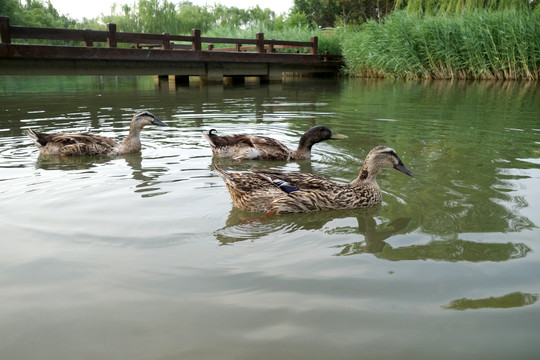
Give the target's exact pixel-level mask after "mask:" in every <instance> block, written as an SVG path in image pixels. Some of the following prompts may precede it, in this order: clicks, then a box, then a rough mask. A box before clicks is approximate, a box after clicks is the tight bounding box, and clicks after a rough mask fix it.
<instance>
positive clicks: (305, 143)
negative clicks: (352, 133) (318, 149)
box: [299, 125, 348, 149]
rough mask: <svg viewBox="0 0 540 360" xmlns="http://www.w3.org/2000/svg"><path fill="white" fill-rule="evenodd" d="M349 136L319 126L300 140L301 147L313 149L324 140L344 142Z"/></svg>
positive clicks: (307, 132) (310, 130)
mask: <svg viewBox="0 0 540 360" xmlns="http://www.w3.org/2000/svg"><path fill="white" fill-rule="evenodd" d="M347 138H348V136H346V135H342V134H338V133H336V132H334V131H332V130H330V129H329V128H328V127H326V126H323V125H317V126H314V127H312V128H311V129H309V130H308V131H306V132H305V133H304V135H302V137H301V138H300V144H299V147H302V148H307V149H311V147H312V146H313V145H314V144H316V143H318V142H321V141H324V140H342V139H347Z"/></svg>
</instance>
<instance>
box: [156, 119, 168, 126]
mask: <svg viewBox="0 0 540 360" xmlns="http://www.w3.org/2000/svg"><path fill="white" fill-rule="evenodd" d="M152 124H154V125H159V126H169V125H167V124H165V123H164V122H163V121H161V120H159V119H158V118H157V117H155V118H154V119H153V120H152Z"/></svg>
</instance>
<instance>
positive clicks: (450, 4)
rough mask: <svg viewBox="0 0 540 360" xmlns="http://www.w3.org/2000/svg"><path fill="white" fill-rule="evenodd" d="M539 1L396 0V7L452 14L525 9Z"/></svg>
mask: <svg viewBox="0 0 540 360" xmlns="http://www.w3.org/2000/svg"><path fill="white" fill-rule="evenodd" d="M537 2H538V1H529V0H396V9H405V10H407V11H408V12H411V13H415V14H426V15H443V14H446V15H451V14H460V13H462V12H463V11H470V10H480V9H485V10H525V9H530V8H532V7H534V6H535V5H537V4H535V3H537Z"/></svg>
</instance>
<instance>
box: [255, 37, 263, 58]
mask: <svg viewBox="0 0 540 360" xmlns="http://www.w3.org/2000/svg"><path fill="white" fill-rule="evenodd" d="M255 38H256V39H257V45H256V47H257V52H258V53H263V52H264V33H257V34H255Z"/></svg>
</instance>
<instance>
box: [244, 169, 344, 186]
mask: <svg viewBox="0 0 540 360" xmlns="http://www.w3.org/2000/svg"><path fill="white" fill-rule="evenodd" d="M251 172H253V173H254V174H257V175H258V176H260V177H262V178H265V179H267V180H270V181H272V182H274V183H276V182H277V181H282V182H285V183H286V184H287V185H289V186H294V187H297V188H298V189H299V190H323V191H333V190H335V189H336V188H340V187H342V186H344V184H339V183H336V182H333V181H331V180H328V179H327V178H325V177H324V176H321V175H316V174H310V173H282V172H278V171H267V170H257V169H252V170H251Z"/></svg>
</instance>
